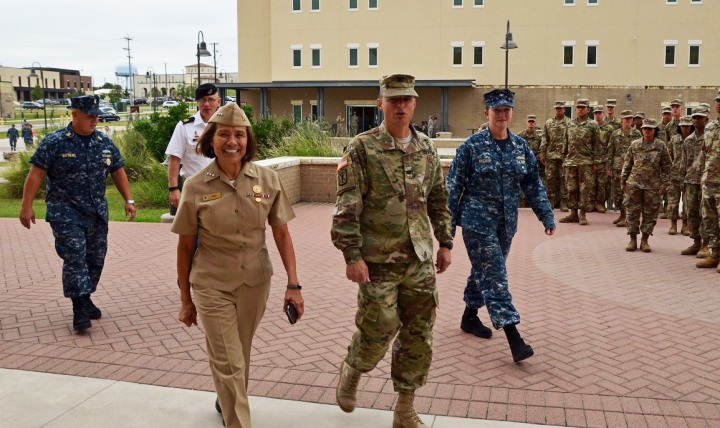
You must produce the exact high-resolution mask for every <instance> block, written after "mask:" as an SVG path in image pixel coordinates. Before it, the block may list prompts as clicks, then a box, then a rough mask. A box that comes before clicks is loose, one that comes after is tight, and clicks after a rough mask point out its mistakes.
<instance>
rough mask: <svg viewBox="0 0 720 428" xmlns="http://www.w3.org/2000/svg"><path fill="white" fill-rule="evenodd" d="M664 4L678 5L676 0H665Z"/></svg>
mask: <svg viewBox="0 0 720 428" xmlns="http://www.w3.org/2000/svg"><path fill="white" fill-rule="evenodd" d="M665 4H678V2H677V0H665Z"/></svg>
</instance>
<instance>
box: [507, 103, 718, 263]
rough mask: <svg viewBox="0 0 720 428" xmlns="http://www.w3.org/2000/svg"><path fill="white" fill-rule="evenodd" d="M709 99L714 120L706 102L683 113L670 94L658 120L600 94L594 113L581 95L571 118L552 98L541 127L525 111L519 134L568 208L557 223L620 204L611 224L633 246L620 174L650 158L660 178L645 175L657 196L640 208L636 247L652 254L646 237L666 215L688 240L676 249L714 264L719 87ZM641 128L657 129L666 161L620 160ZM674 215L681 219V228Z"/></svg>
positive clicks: (553, 197) (582, 220)
mask: <svg viewBox="0 0 720 428" xmlns="http://www.w3.org/2000/svg"><path fill="white" fill-rule="evenodd" d="M714 103H715V111H716V112H717V113H718V118H716V119H714V120H710V118H709V115H710V105H709V104H705V103H703V104H700V105H698V106H697V107H695V108H693V110H692V113H691V115H689V116H683V102H682V101H681V100H679V99H674V100H672V102H670V105H669V106H662V109H661V114H662V121H661V122H656V121H655V120H654V119H651V118H646V115H645V113H644V112H642V111H638V112H632V111H630V110H624V111H622V112H621V113H620V114H619V117H618V116H616V114H615V109H616V106H617V101H616V100H615V99H608V100H606V103H605V105H604V106H603V105H598V106H594V107H593V111H592V117H590V115H589V111H590V104H589V100H587V99H579V100H577V102H576V103H575V109H576V117H575V118H574V119H571V118H569V117H566V116H565V102H563V101H557V102H555V104H554V108H555V116H554V117H553V118H551V119H548V120H547V121H546V122H545V123H544V125H543V126H542V128H538V126H537V117H536V116H535V115H528V117H527V128H526V129H524V130H523V131H522V132H520V133H518V135H519V136H520V137H522V138H524V139H525V140H526V141H527V142H528V144H529V145H530V147H531V149H532V150H533V152H534V153H535V155H536V157H537V159H538V167H539V169H540V174H541V177H543V179H544V183H545V187H546V191H547V194H548V199H549V200H550V202H551V204H553V207H555V208H559V209H560V211H563V212H569V214H568V215H567V216H566V217H563V218H562V219H560V222H561V223H578V224H580V225H586V224H588V223H587V217H586V213H588V212H592V211H595V212H599V213H604V212H606V210H607V208H609V207H606V201H608V200H610V201H611V202H612V205H613V207H614V208H616V209H619V210H620V215H619V216H618V218H617V219H615V220H614V221H613V223H614V224H615V225H617V226H618V227H626V228H628V234H630V235H631V243H630V244H628V247H626V249H628V250H629V251H633V250H634V248H632V247H633V246H632V243H633V242H632V241H633V239H634V236H633V235H634V234H635V233H637V231H635V230H634V229H636V228H637V225H629V224H628V217H627V210H628V204H630V208H636V207H634V206H633V201H630V200H628V197H627V193H626V191H623V190H625V189H624V185H625V182H624V181H623V177H624V179H625V180H627V178H628V175H629V174H630V171H629V169H631V168H632V163H633V162H634V163H635V164H636V165H637V163H638V162H646V163H648V162H655V165H656V166H655V167H653V168H654V169H653V168H651V169H647V166H646V171H650V170H652V171H654V172H653V173H655V174H657V178H659V180H651V181H654V182H655V183H659V184H658V185H659V186H660V187H659V189H657V191H658V193H659V194H660V198H658V201H659V202H658V204H657V206H656V207H655V209H654V212H653V210H652V209H648V208H647V207H646V206H643V208H642V215H643V227H641V229H642V230H643V243H644V245H643V244H641V249H642V250H643V251H645V252H650V247H649V245H648V243H647V238H648V236H649V235H651V234H652V229H653V227H654V225H655V219H656V218H657V217H658V216H659V217H660V218H668V219H670V229H669V230H668V233H669V234H670V235H676V234H678V231H679V232H680V234H682V235H685V236H689V237H690V238H691V239H692V240H693V243H692V245H690V246H689V247H688V248H686V249H684V250H682V251H681V254H683V255H696V256H697V257H698V258H701V259H702V260H699V261H698V262H697V263H696V266H697V267H700V268H712V267H718V264H720V239H719V237H718V235H719V232H718V229H719V227H718V211H719V210H720V205H719V204H718V203H717V199H718V198H720V91H719V92H718V94H717V96H716V97H715V99H714ZM593 119H594V120H593ZM643 128H652V129H655V131H654V135H655V139H654V141H655V143H654V144H655V145H656V146H657V147H660V146H662V147H664V149H665V151H666V152H667V155H668V156H669V164H667V165H666V163H667V162H665V161H661V160H660V157H659V156H657V159H654V158H653V156H647V155H643V156H639V157H638V159H634V160H630V161H629V162H630V165H628V163H627V162H626V161H628V159H626V158H628V157H632V156H626V155H628V148H629V147H630V145H631V143H632V142H633V141H637V140H639V142H638V144H640V143H642V141H643V134H642V133H641V129H643ZM648 153H649V152H648ZM661 154H662V153H661ZM662 157H663V158H664V159H665V157H664V155H663V156H662ZM651 158H652V159H651ZM623 167H625V168H626V169H628V171H626V173H627V174H628V175H623ZM608 192H609V193H608ZM608 196H611V197H610V198H608ZM680 201H682V202H683V203H682V207H681V204H680ZM650 205H651V206H652V205H653V204H652V203H651V204H650ZM678 220H680V221H681V225H680V228H679V230H678ZM633 221H636V219H633ZM630 229H633V230H632V231H631V230H630ZM636 247H637V246H635V248H636ZM718 272H720V268H719V269H718Z"/></svg>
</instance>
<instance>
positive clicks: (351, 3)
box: [348, 0, 358, 10]
mask: <svg viewBox="0 0 720 428" xmlns="http://www.w3.org/2000/svg"><path fill="white" fill-rule="evenodd" d="M357 3H358V0H349V2H348V9H350V10H357V9H358V4H357Z"/></svg>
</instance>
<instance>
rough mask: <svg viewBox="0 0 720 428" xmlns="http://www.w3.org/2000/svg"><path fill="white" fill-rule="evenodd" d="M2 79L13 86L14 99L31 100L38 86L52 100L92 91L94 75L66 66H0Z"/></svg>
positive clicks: (0, 77) (0, 79)
mask: <svg viewBox="0 0 720 428" xmlns="http://www.w3.org/2000/svg"><path fill="white" fill-rule="evenodd" d="M0 81H2V82H8V83H10V85H11V86H12V88H13V90H12V92H13V94H12V96H13V100H14V101H31V100H32V98H31V94H30V93H31V91H32V90H33V88H35V87H36V86H38V85H39V86H40V87H41V88H42V89H43V92H44V96H43V98H49V99H52V100H57V99H63V98H69V97H72V96H74V95H76V94H78V93H80V92H84V93H92V77H91V76H82V75H81V74H80V71H79V70H70V69H65V68H52V67H42V68H39V67H38V68H30V67H26V68H16V67H0Z"/></svg>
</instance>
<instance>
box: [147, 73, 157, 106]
mask: <svg viewBox="0 0 720 428" xmlns="http://www.w3.org/2000/svg"><path fill="white" fill-rule="evenodd" d="M150 70H152V73H150ZM145 76H147V78H148V84H149V85H150V96H151V97H152V101H151V102H150V104H152V111H153V113H155V111H157V103H156V102H155V91H154V88H155V69H154V68H152V67H148V68H147V71H145ZM150 77H152V81H151V80H150Z"/></svg>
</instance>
